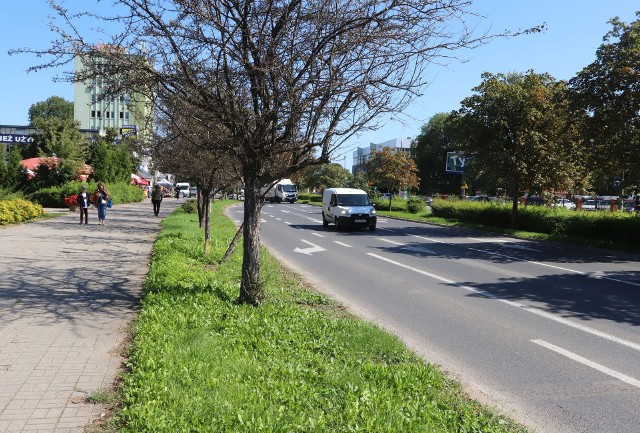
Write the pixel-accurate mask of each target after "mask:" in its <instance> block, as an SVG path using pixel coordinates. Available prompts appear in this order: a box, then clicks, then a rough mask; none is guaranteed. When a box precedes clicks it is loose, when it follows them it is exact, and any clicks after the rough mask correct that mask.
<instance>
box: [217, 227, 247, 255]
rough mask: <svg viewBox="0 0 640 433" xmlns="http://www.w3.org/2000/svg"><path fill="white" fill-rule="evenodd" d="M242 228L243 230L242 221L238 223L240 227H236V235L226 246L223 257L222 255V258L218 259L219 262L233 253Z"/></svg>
mask: <svg viewBox="0 0 640 433" xmlns="http://www.w3.org/2000/svg"><path fill="white" fill-rule="evenodd" d="M243 230H244V223H242V224H240V227H239V228H238V231H237V232H236V235H235V236H234V237H233V239H232V240H231V243H230V244H229V246H228V247H227V251H226V252H225V253H224V257H222V260H220V263H224V262H226V261H227V260H229V257H231V254H233V252H234V251H235V249H236V245H237V244H238V241H239V240H240V238H241V237H242V231H243Z"/></svg>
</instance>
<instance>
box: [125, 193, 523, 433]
mask: <svg viewBox="0 0 640 433" xmlns="http://www.w3.org/2000/svg"><path fill="white" fill-rule="evenodd" d="M226 204H228V203H221V202H217V203H215V204H214V206H213V214H214V215H213V226H212V233H213V235H214V236H215V238H214V239H213V240H212V253H211V255H210V256H208V257H205V256H204V255H203V253H202V243H203V233H202V230H201V229H199V228H198V224H197V216H196V215H193V214H185V213H184V212H183V211H182V210H181V209H178V210H177V211H176V212H174V213H173V214H172V215H171V216H169V217H167V218H166V219H165V220H164V221H163V222H162V224H163V230H162V232H161V233H160V235H159V237H158V239H157V241H156V244H155V246H154V251H153V261H152V265H151V270H150V272H149V275H148V278H147V281H146V287H145V294H144V297H143V300H142V308H141V311H140V314H139V316H138V318H137V320H136V323H135V325H134V327H133V328H134V329H133V333H134V343H133V345H132V347H131V348H130V351H129V361H128V366H129V373H128V374H126V375H125V377H124V379H123V381H122V389H121V395H122V399H123V402H122V405H121V408H120V410H119V411H118V413H117V415H116V420H117V423H118V425H120V429H121V431H122V432H136V433H141V432H153V433H160V432H172V433H175V432H242V433H247V432H322V433H325V432H377V433H382V432H389V433H397V432H433V433H438V432H451V433H453V432H456V433H457V432H478V433H479V432H485V433H498V432H504V433H507V432H509V433H516V432H518V433H520V432H524V431H525V430H524V429H523V428H522V427H519V426H518V425H516V424H515V423H513V422H512V421H510V420H509V419H506V418H504V417H501V416H498V415H496V414H495V413H494V412H492V411H490V410H488V409H486V408H485V407H483V406H481V405H479V404H477V403H476V402H473V401H471V400H469V399H468V398H467V397H466V396H465V395H464V394H463V392H462V391H461V389H460V387H459V386H458V384H457V383H455V382H453V381H452V380H450V379H448V378H446V377H445V376H444V375H443V374H442V373H441V372H440V371H439V370H437V369H436V368H435V367H433V366H431V365H428V364H426V363H424V362H423V361H422V360H421V359H419V358H418V357H416V356H415V355H414V354H412V353H411V352H410V351H408V350H407V349H406V348H405V347H404V346H403V344H402V343H401V342H400V341H399V340H398V339H397V338H395V337H393V336H390V335H389V334H387V333H385V332H383V331H381V330H380V329H379V328H377V327H375V326H373V325H371V324H368V323H365V322H363V321H361V320H358V319H356V318H353V317H351V316H350V315H348V314H346V313H345V311H344V310H343V309H342V308H341V307H340V306H339V305H337V304H336V303H334V302H332V301H331V300H330V299H328V298H326V297H324V296H322V295H320V294H318V293H316V292H314V291H311V290H309V289H307V288H306V287H305V286H304V284H303V283H302V282H301V280H300V279H299V278H297V277H296V276H295V275H293V274H292V273H290V272H288V271H287V270H286V269H283V268H282V266H281V265H280V264H279V263H278V262H277V261H275V260H274V258H273V257H271V256H270V255H268V254H267V253H266V252H264V251H263V254H262V267H261V269H262V277H263V279H264V282H265V285H266V287H267V288H268V300H267V302H266V303H265V304H264V305H262V306H261V307H259V308H255V307H250V306H246V305H241V304H238V303H237V302H235V300H236V299H237V297H238V292H239V284H240V283H239V276H240V268H241V254H240V253H241V246H239V247H238V250H237V251H236V253H235V254H234V255H233V257H232V259H231V260H230V261H229V262H228V263H225V264H222V265H218V264H217V261H218V260H219V259H220V258H221V257H222V255H223V254H224V251H225V249H226V247H227V244H228V243H229V241H230V239H231V238H232V237H233V235H234V233H235V227H234V226H233V224H232V222H231V221H230V220H228V219H227V218H225V217H223V216H222V207H223V206H224V205H226Z"/></svg>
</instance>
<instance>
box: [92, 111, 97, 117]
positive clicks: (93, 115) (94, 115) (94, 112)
mask: <svg viewBox="0 0 640 433" xmlns="http://www.w3.org/2000/svg"><path fill="white" fill-rule="evenodd" d="M91 117H92V118H95V117H96V110H91Z"/></svg>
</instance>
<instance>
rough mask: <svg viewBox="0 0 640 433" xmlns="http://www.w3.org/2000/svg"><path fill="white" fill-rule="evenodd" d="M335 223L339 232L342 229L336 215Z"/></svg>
mask: <svg viewBox="0 0 640 433" xmlns="http://www.w3.org/2000/svg"><path fill="white" fill-rule="evenodd" d="M335 224H336V231H337V232H339V231H340V230H342V225H343V224H342V223H341V222H340V218H338V217H336V218H335Z"/></svg>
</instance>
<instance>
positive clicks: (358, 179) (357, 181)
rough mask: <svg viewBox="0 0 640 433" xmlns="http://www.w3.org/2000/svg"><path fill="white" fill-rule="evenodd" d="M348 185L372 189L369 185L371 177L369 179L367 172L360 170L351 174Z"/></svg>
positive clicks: (366, 189)
mask: <svg viewBox="0 0 640 433" xmlns="http://www.w3.org/2000/svg"><path fill="white" fill-rule="evenodd" d="M347 186H348V187H349V188H358V189H361V190H363V191H369V190H370V189H371V188H370V186H369V179H367V174H366V173H364V172H358V173H356V174H355V175H353V176H351V178H350V179H349V181H348V182H347Z"/></svg>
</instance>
